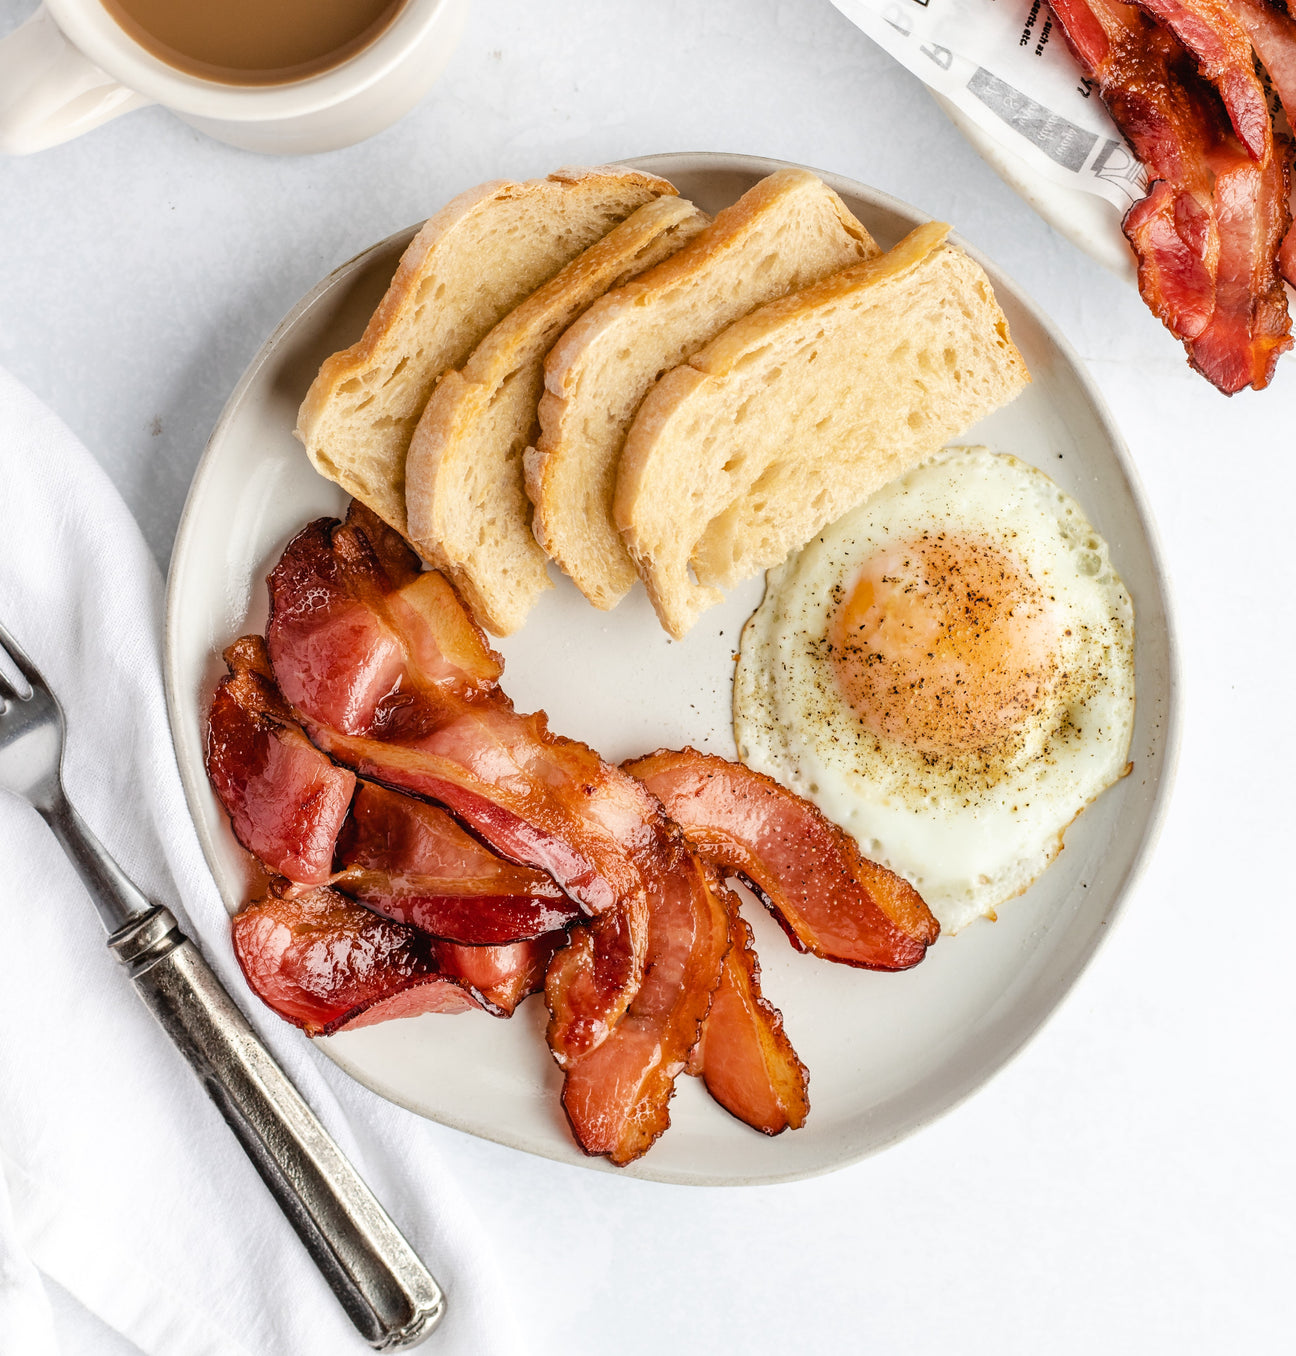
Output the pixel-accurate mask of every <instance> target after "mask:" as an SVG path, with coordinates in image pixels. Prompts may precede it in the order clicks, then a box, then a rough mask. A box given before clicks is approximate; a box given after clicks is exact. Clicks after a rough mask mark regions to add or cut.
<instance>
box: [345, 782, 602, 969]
mask: <svg viewBox="0 0 1296 1356" xmlns="http://www.w3.org/2000/svg"><path fill="white" fill-rule="evenodd" d="M336 866H337V870H338V874H337V875H335V876H334V878H333V880H332V885H333V888H334V889H336V890H341V891H343V892H344V893H346V894H348V895H352V896H354V897H355V898H356V899H359V900H361V901H362V902H363V903H365V904H367V905H368V906H369V907H370V908H371V909H376V910H377V911H378V912H379V913H382V914H386V915H387V917H388V918H394V919H396V921H397V922H400V923H409V924H410V925H411V926H412V927H416V928H420V929H422V930H423V931H424V932H430V933H432V934H433V935H434V936H436V937H441V938H444V939H446V940H447V941H452V942H462V943H465V944H467V945H469V946H498V945H501V944H503V943H506V942H520V941H526V940H527V939H529V938H533V937H539V936H541V935H542V934H543V933H546V932H553V931H554V930H555V929H558V928H563V927H566V926H567V925H568V924H569V923H571V922H574V921H575V919H576V918H577V917H578V916H579V913H580V910H579V909H578V908H577V906H576V905H575V904H574V903H573V902H572V901H571V900H570V899H568V897H567V896H566V895H565V894H564V893H563V892H562V891H561V890H560V889H559V888H558V886H557V885H555V884H554V882H553V881H552V880H551V879H550V878H549V877H548V876H546V875H544V874H543V873H541V872H539V871H533V870H532V869H531V868H530V867H525V866H517V865H516V864H515V863H513V862H508V861H505V860H504V858H502V857H499V856H497V855H496V854H495V853H494V852H492V851H490V849H489V848H486V847H483V846H482V844H481V843H479V842H478V841H477V840H476V839H475V838H473V837H472V836H471V835H470V834H468V833H466V832H465V831H464V830H463V829H461V828H460V827H459V825H458V824H457V823H456V822H455V821H454V820H453V819H452V818H451V817H450V816H449V815H448V814H447V813H446V812H445V811H444V810H442V809H440V808H439V807H437V806H435V805H429V804H428V803H427V802H426V801H423V800H418V799H416V798H414V797H413V796H406V795H402V794H401V793H400V792H398V791H390V790H388V789H387V788H386V787H383V786H378V785H377V784H376V783H374V782H361V783H360V786H359V789H358V790H357V791H356V793H355V796H354V797H353V799H352V802H351V813H350V814H349V815H348V816H347V820H346V823H345V824H343V826H342V831H341V833H340V834H339V835H338V841H337V853H336Z"/></svg>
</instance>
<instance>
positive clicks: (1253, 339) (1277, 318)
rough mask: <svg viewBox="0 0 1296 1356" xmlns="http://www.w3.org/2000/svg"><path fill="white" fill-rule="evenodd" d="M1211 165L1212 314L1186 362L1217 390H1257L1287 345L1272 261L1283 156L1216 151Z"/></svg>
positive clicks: (1282, 295) (1279, 221) (1283, 214)
mask: <svg viewBox="0 0 1296 1356" xmlns="http://www.w3.org/2000/svg"><path fill="white" fill-rule="evenodd" d="M1213 162H1214V165H1215V170H1216V174H1215V219H1216V223H1217V228H1218V231H1219V241H1220V249H1219V263H1218V266H1217V270H1216V277H1215V310H1214V312H1213V313H1212V315H1211V318H1210V322H1209V324H1207V326H1206V328H1205V329H1204V330H1202V332H1201V333H1200V334H1199V335H1197V337H1196V338H1195V339H1194V340H1193V342H1192V344H1191V345H1190V346H1189V359H1190V361H1191V363H1192V365H1193V366H1194V367H1195V368H1196V369H1197V370H1198V371H1199V372H1201V373H1202V374H1203V375H1205V376H1207V377H1209V378H1210V379H1211V380H1212V381H1213V382H1214V383H1215V384H1216V386H1218V387H1219V388H1220V389H1221V390H1223V391H1226V392H1230V393H1231V392H1234V391H1240V390H1242V389H1243V387H1246V386H1250V387H1252V388H1254V389H1255V390H1257V391H1259V390H1262V389H1263V388H1264V387H1265V386H1267V385H1268V384H1269V381H1270V379H1271V378H1272V377H1273V371H1274V365H1275V364H1276V363H1277V361H1278V359H1279V357H1280V356H1281V355H1282V354H1283V353H1285V352H1286V351H1287V350H1288V349H1289V348H1291V346H1292V341H1291V317H1290V315H1289V313H1288V310H1287V293H1286V290H1285V289H1284V287H1283V281H1282V277H1281V276H1280V273H1279V270H1278V263H1277V260H1278V255H1279V251H1280V248H1281V246H1282V244H1283V241H1284V238H1285V237H1286V236H1287V234H1288V232H1289V229H1290V227H1291V213H1290V211H1289V210H1288V206H1287V203H1288V196H1289V191H1290V183H1289V171H1288V158H1287V155H1286V154H1285V153H1283V154H1274V155H1271V156H1269V158H1268V159H1267V160H1266V161H1264V162H1262V163H1259V164H1256V163H1253V162H1252V161H1249V160H1247V159H1246V158H1245V157H1243V156H1241V155H1237V154H1234V153H1230V152H1229V151H1227V150H1226V151H1222V152H1220V153H1219V154H1218V155H1216V156H1215V157H1213Z"/></svg>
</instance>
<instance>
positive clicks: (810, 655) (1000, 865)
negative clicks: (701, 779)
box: [734, 448, 1134, 933]
mask: <svg viewBox="0 0 1296 1356" xmlns="http://www.w3.org/2000/svg"><path fill="white" fill-rule="evenodd" d="M942 532H943V533H952V534H956V535H960V536H963V537H972V538H976V539H978V540H981V541H986V542H989V543H991V544H992V545H993V546H995V547H997V548H998V549H999V550H1001V551H1003V552H1004V553H1005V554H1007V555H1008V556H1009V557H1011V558H1012V560H1013V561H1014V562H1015V563H1017V564H1018V565H1019V566H1020V567H1023V568H1024V570H1025V572H1026V573H1027V574H1028V575H1029V576H1030V578H1031V579H1033V580H1034V581H1035V583H1036V584H1037V585H1038V586H1039V589H1040V591H1041V593H1042V596H1043V597H1044V598H1045V599H1046V600H1047V606H1048V608H1049V612H1050V618H1051V635H1052V639H1051V642H1050V643H1051V645H1052V648H1053V651H1054V652H1053V653H1052V655H1051V661H1052V665H1053V668H1052V672H1053V673H1054V674H1055V675H1057V678H1056V681H1054V682H1052V684H1051V685H1050V686H1049V687H1048V688H1047V690H1045V691H1044V692H1042V693H1041V695H1040V699H1039V701H1038V703H1037V704H1036V706H1035V707H1034V709H1032V710H1031V711H1030V712H1029V713H1028V715H1027V716H1026V717H1025V718H1022V719H1020V720H1019V721H1018V723H1017V725H1016V727H1015V728H1014V730H1013V733H1012V737H1011V738H1005V739H1001V740H999V741H998V743H997V744H996V745H995V746H994V747H992V748H982V749H978V750H975V751H972V752H962V753H957V754H951V753H942V754H939V755H933V753H932V752H931V750H930V749H928V750H926V751H924V750H919V749H915V748H912V747H909V746H908V744H906V743H905V742H902V741H899V740H897V739H895V738H891V737H884V736H882V735H879V734H877V733H875V732H874V731H873V730H871V729H869V728H868V727H867V726H866V725H865V724H864V722H863V721H862V720H861V718H860V716H859V715H858V714H857V712H856V711H855V709H854V708H853V707H852V706H851V705H850V703H849V702H848V701H847V700H846V698H845V696H844V695H843V693H842V690H841V688H840V685H839V683H838V680H837V677H836V674H835V672H834V670H833V665H832V661H831V659H830V658H829V655H828V647H827V646H826V644H825V637H827V636H828V634H829V628H830V622H831V617H832V614H833V610H834V607H835V604H836V600H837V599H839V598H840V597H841V595H842V592H843V590H844V589H849V588H850V586H851V584H852V582H853V581H854V579H855V578H856V577H857V576H858V575H859V573H860V570H861V568H862V566H863V564H864V562H865V561H866V560H868V559H869V558H870V557H872V556H873V555H874V553H876V552H878V551H882V550H885V549H887V548H888V547H895V546H897V545H898V544H900V543H904V542H906V541H912V540H913V539H915V538H916V537H919V536H920V535H921V534H923V533H942ZM1133 723H1134V622H1133V607H1132V604H1131V602H1130V598H1129V594H1128V593H1127V592H1126V590H1125V588H1124V586H1123V585H1122V584H1121V581H1120V579H1119V578H1118V576H1117V575H1116V572H1115V571H1114V569H1113V568H1112V565H1111V561H1110V559H1109V552H1108V547H1107V544H1106V543H1105V542H1104V541H1103V540H1102V539H1101V538H1100V537H1099V536H1098V535H1097V534H1096V533H1095V531H1094V529H1093V528H1092V526H1091V525H1090V523H1089V521H1088V519H1087V518H1086V517H1085V515H1084V513H1083V512H1082V510H1081V509H1080V507H1079V505H1078V504H1077V503H1076V502H1075V500H1074V499H1072V498H1071V497H1070V496H1069V495H1067V494H1065V493H1064V492H1063V491H1062V490H1060V489H1059V488H1058V487H1057V485H1055V484H1054V483H1053V481H1051V480H1050V479H1049V478H1048V477H1047V476H1046V475H1045V474H1044V473H1043V472H1042V471H1039V470H1036V469H1035V468H1034V467H1031V466H1028V465H1026V464H1025V463H1024V462H1021V461H1018V460H1017V459H1016V458H1015V457H1010V456H1006V455H1002V454H995V453H992V452H989V451H988V450H986V449H985V448H951V449H947V450H946V451H944V452H942V453H939V454H938V455H937V456H936V457H934V458H933V459H932V460H930V461H928V462H926V463H925V464H924V465H922V466H920V467H918V468H917V469H916V470H914V471H912V472H910V473H909V474H908V475H906V476H903V477H901V478H900V479H899V480H896V481H894V482H892V483H891V484H890V485H888V486H886V487H885V488H884V489H882V490H881V491H879V493H877V494H876V495H874V496H873V497H872V498H871V499H869V500H867V501H866V502H865V503H864V504H862V505H860V506H859V507H858V508H856V509H854V510H852V512H850V513H848V514H847V515H846V516H845V517H844V518H841V519H839V520H838V521H837V522H836V523H834V524H832V525H831V526H830V527H828V528H826V529H825V530H824V531H823V532H822V533H821V534H820V535H819V536H818V537H817V538H816V539H815V540H814V541H812V542H811V543H809V544H808V545H807V546H805V547H804V548H802V549H801V550H800V551H799V552H796V553H794V554H793V555H792V556H791V557H790V558H789V559H788V560H787V561H786V562H785V563H784V564H783V565H782V566H780V567H778V568H777V569H773V570H771V571H770V572H769V574H768V576H767V581H766V591H765V597H764V600H763V602H762V603H761V605H760V607H759V608H758V609H757V611H756V612H755V613H754V614H753V615H752V617H751V619H750V620H749V621H748V623H747V625H746V627H745V629H744V631H743V637H742V643H741V652H740V656H739V661H738V666H737V670H736V673H735V679H734V734H735V738H736V741H737V745H738V752H739V756H740V757H741V758H742V760H743V761H744V762H745V763H747V764H748V765H749V766H751V767H753V768H756V769H757V770H759V771H762V772H765V773H767V774H769V775H770V776H772V777H774V778H776V779H777V780H778V781H780V782H782V783H784V784H785V785H787V786H789V787H791V788H792V789H793V790H795V791H797V792H799V793H800V794H801V795H803V796H806V797H807V798H808V799H810V800H811V801H813V802H815V804H817V805H818V806H819V807H820V808H821V809H822V810H823V811H824V813H825V814H826V815H827V816H828V817H829V818H830V819H832V820H834V821H835V822H836V823H838V824H840V825H841V826H842V827H844V828H845V829H847V830H848V831H849V832H850V833H852V834H853V835H854V836H855V837H856V838H857V839H858V840H859V842H860V844H861V847H862V849H863V851H864V852H865V853H866V855H868V856H870V857H871V858H873V860H875V861H879V862H881V863H882V864H883V865H885V866H887V867H889V868H890V869H891V870H893V871H896V872H898V873H899V874H900V875H902V876H904V877H905V878H906V879H908V880H909V881H910V882H911V883H912V884H913V885H914V886H915V887H916V888H917V889H918V891H919V892H920V893H921V894H922V896H923V898H924V899H925V900H926V902H927V904H928V907H929V908H931V910H932V912H933V913H935V915H936V916H937V918H938V919H939V920H940V923H941V927H942V929H943V930H944V931H946V932H947V933H952V932H956V931H958V930H959V929H960V928H962V927H965V926H966V925H967V924H968V923H970V922H971V921H973V920H974V919H976V918H978V917H980V916H983V915H987V916H991V917H993V916H994V913H995V910H996V909H997V908H998V907H999V906H1000V905H1001V904H1003V903H1004V902H1005V901H1006V900H1008V899H1011V898H1012V897H1013V896H1015V895H1018V894H1020V893H1021V892H1022V891H1023V890H1025V889H1026V888H1027V886H1029V885H1030V884H1031V882H1032V881H1033V880H1035V879H1036V878H1037V877H1038V876H1039V874H1040V873H1041V872H1042V871H1043V870H1044V868H1045V867H1046V866H1047V865H1048V863H1049V862H1050V861H1051V860H1052V859H1053V858H1054V857H1055V856H1056V855H1057V853H1058V851H1059V850H1060V849H1061V847H1062V835H1063V832H1064V830H1065V829H1066V827H1067V825H1068V824H1069V823H1070V822H1071V821H1072V820H1073V819H1074V818H1075V816H1076V815H1077V814H1079V812H1080V811H1081V810H1082V809H1084V807H1085V806H1086V805H1088V804H1089V803H1090V802H1091V801H1092V800H1093V799H1094V798H1095V797H1097V796H1098V795H1099V794H1100V793H1101V792H1102V791H1103V790H1104V789H1106V788H1107V787H1108V786H1110V785H1111V784H1112V783H1113V782H1115V781H1116V780H1118V779H1119V778H1120V777H1121V776H1122V775H1123V774H1124V773H1125V771H1126V770H1127V768H1128V764H1127V758H1128V754H1129V745H1130V739H1131V735H1132V733H1133Z"/></svg>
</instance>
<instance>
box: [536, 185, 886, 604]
mask: <svg viewBox="0 0 1296 1356" xmlns="http://www.w3.org/2000/svg"><path fill="white" fill-rule="evenodd" d="M762 232H768V233H769V235H770V237H771V239H772V243H769V244H768V245H767V242H766V240H765V237H764V236H763V235H762ZM783 232H786V235H787V236H788V237H789V238H787V239H785V240H784V241H783V248H782V249H780V248H778V244H777V239H776V237H777V236H778V235H779V234H780V233H783ZM877 252H878V249H877V245H876V243H875V242H874V241H873V239H872V237H871V236H870V235H869V233H868V231H867V230H865V228H864V227H863V226H862V225H861V224H860V223H859V222H858V221H857V220H856V219H855V218H854V217H853V216H852V215H851V213H850V212H849V210H848V209H847V208H846V205H845V204H844V203H843V202H842V201H841V199H840V198H839V197H838V196H837V195H836V194H835V193H834V192H833V191H832V190H831V189H830V188H828V186H827V185H826V184H824V183H823V182H822V180H820V179H819V178H818V177H817V176H815V175H813V174H811V173H810V172H809V171H808V170H800V169H785V170H780V171H777V172H776V173H774V174H771V175H769V176H768V177H767V178H765V179H762V180H761V181H760V182H759V183H757V184H755V185H754V186H753V187H752V188H751V189H749V190H748V191H747V192H746V193H745V194H743V196H742V197H741V198H739V199H738V201H737V202H735V203H734V204H732V205H731V206H730V207H727V208H725V209H724V211H722V212H720V213H719V214H718V215H717V216H716V218H715V220H714V221H713V222H712V223H711V225H710V226H709V227H708V228H707V229H706V230H705V231H703V232H702V233H701V234H700V235H699V236H697V237H696V238H695V239H694V240H692V241H691V242H690V243H689V244H688V245H687V246H686V247H685V248H684V249H682V250H680V251H679V253H678V254H675V255H673V256H672V257H671V258H670V259H667V260H666V261H665V262H664V263H662V264H658V265H657V267H656V268H653V269H650V270H649V271H648V272H647V273H645V274H643V275H642V277H640V278H637V279H636V280H635V281H634V282H632V283H630V284H628V285H627V286H625V287H622V288H620V289H617V290H616V291H612V292H609V293H608V294H607V295H606V296H605V297H603V298H602V299H601V300H599V301H597V302H595V303H594V305H592V306H591V307H590V308H589V310H588V311H586V312H585V314H584V315H583V316H581V318H580V319H579V320H577V321H576V322H575V323H574V324H573V325H572V326H571V328H570V329H569V330H567V331H566V333H565V334H564V335H563V336H562V338H561V339H559V340H558V342H557V343H556V344H555V345H554V347H553V349H552V350H551V351H550V353H549V356H548V358H547V359H546V360H545V392H544V395H543V396H542V397H541V399H540V405H539V419H540V430H541V432H540V439H539V441H538V442H537V444H536V447H535V449H534V450H532V451H531V452H529V453H528V454H527V456H526V458H525V474H526V488H527V493H528V495H529V497H530V499H531V502H532V504H533V505H534V506H535V516H534V519H533V524H532V526H533V530H534V532H535V535H536V538H537V540H539V541H540V543H541V544H542V545H543V546H544V548H545V550H546V551H547V552H548V553H549V555H550V556H552V557H553V558H554V559H555V560H556V561H557V562H558V563H559V564H560V565H561V566H562V568H563V569H564V570H565V571H566V572H567V574H568V575H569V576H570V577H571V578H572V580H573V581H574V582H575V584H576V586H577V587H578V588H579V589H580V590H581V592H582V593H584V594H585V596H586V597H587V598H588V599H589V600H590V602H592V603H593V604H594V605H595V606H596V607H601V608H610V607H612V606H614V605H615V604H616V603H617V602H618V601H619V600H620V599H621V598H622V597H623V596H624V595H625V593H626V592H627V591H628V589H629V588H630V586H631V584H633V582H634V579H635V571H634V567H633V564H632V562H631V560H630V557H629V556H628V555H627V553H626V550H625V547H624V545H623V543H622V541H621V539H620V535H619V533H618V532H617V528H616V523H615V520H614V517H613V498H614V493H615V487H616V474H617V462H618V459H619V457H620V455H621V448H622V444H623V443H624V440H625V435H626V432H627V430H628V429H629V427H630V424H631V422H632V420H633V418H634V415H635V412H636V410H637V409H638V406H639V403H640V401H641V400H642V399H643V396H644V394H645V393H646V392H647V390H648V389H649V388H650V387H651V385H652V384H653V382H654V381H656V380H657V378H658V377H659V376H660V375H661V373H662V372H663V371H667V370H669V369H670V368H672V367H676V366H678V365H679V364H680V363H682V362H685V361H686V360H687V359H688V358H689V357H690V356H691V354H693V353H695V352H696V351H697V350H698V349H699V348H701V347H702V346H703V345H704V344H705V343H706V342H707V341H708V340H710V339H711V338H712V337H713V336H714V335H715V334H716V333H717V332H718V331H719V330H721V329H723V328H724V326H725V325H727V324H728V323H730V322H731V321H732V320H734V319H736V318H737V317H738V316H739V315H741V314H743V313H744V312H746V311H748V310H750V309H751V308H752V307H753V306H756V305H758V304H760V303H762V302H766V301H768V300H770V299H771V298H772V297H776V296H779V295H781V294H783V293H785V292H787V291H789V290H791V289H793V288H796V287H800V286H804V285H805V284H806V283H808V282H810V281H812V280H814V279H816V278H819V277H823V276H825V275H826V274H829V273H832V272H834V271H836V270H837V269H840V268H842V267H844V266H845V265H847V264H851V263H854V262H857V261H859V260H862V259H867V258H870V257H872V256H873V255H875V254H876V253H877ZM608 374H612V376H611V377H609V381H611V382H614V383H615V384H614V387H613V389H611V390H608V389H605V388H604V386H603V385H602V384H601V380H602V379H603V378H605V377H608Z"/></svg>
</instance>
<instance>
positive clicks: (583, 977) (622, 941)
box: [545, 900, 648, 1069]
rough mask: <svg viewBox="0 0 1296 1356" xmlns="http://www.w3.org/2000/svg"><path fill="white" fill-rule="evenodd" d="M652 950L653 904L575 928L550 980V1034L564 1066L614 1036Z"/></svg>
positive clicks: (627, 907) (610, 912) (625, 909)
mask: <svg viewBox="0 0 1296 1356" xmlns="http://www.w3.org/2000/svg"><path fill="white" fill-rule="evenodd" d="M647 946H648V906H647V904H646V903H640V902H639V901H637V900H635V901H632V902H630V903H628V904H626V905H624V906H622V907H621V908H617V909H608V910H607V911H606V912H604V913H601V914H599V916H598V917H597V918H595V919H593V920H592V921H591V922H590V923H588V924H587V925H585V926H583V927H576V928H573V929H572V930H571V932H570V934H569V941H568V945H567V946H566V947H565V948H564V949H563V950H562V951H560V952H559V953H558V955H557V956H555V957H554V962H553V964H552V965H551V966H550V967H549V973H548V975H547V976H546V978H545V1002H546V1003H547V1004H548V1006H549V1029H548V1031H547V1032H546V1033H545V1036H546V1039H547V1040H548V1042H549V1050H550V1052H551V1053H552V1055H553V1057H554V1059H555V1061H556V1062H557V1064H558V1066H559V1068H562V1069H569V1068H571V1066H572V1065H573V1064H574V1063H575V1061H576V1060H577V1059H579V1058H580V1057H581V1056H582V1055H587V1054H589V1053H590V1051H591V1050H594V1049H596V1048H597V1047H598V1046H600V1045H601V1044H602V1043H603V1042H604V1041H605V1040H607V1038H608V1036H609V1035H611V1033H612V1028H613V1027H614V1026H616V1024H617V1023H618V1022H619V1021H620V1020H621V1018H622V1017H623V1016H624V1015H625V1010H626V1008H628V1007H629V1006H630V1000H631V999H632V998H633V997H634V995H635V991H636V990H637V989H638V987H639V981H640V978H641V977H642V975H643V970H644V961H645V957H646V952H647Z"/></svg>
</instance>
